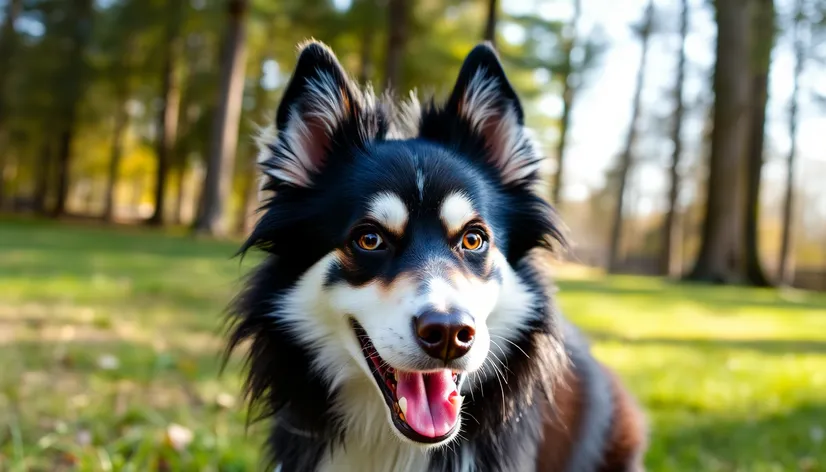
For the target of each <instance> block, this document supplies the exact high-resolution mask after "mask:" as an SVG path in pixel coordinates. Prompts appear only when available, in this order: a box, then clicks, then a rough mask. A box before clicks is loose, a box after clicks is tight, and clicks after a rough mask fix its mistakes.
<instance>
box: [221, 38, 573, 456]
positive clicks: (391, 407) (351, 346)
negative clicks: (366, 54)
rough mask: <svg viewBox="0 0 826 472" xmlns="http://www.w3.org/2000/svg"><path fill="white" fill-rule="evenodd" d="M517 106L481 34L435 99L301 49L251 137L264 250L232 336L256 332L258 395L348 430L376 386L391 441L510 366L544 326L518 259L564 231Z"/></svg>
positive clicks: (275, 409)
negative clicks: (364, 84) (355, 76)
mask: <svg viewBox="0 0 826 472" xmlns="http://www.w3.org/2000/svg"><path fill="white" fill-rule="evenodd" d="M523 119H524V118H523V111H522V108H521V105H520V103H519V100H518V98H517V96H516V94H515V92H514V90H513V88H512V87H511V85H510V83H509V81H508V79H507V78H506V76H505V74H504V71H503V68H502V66H501V64H500V62H499V60H498V58H497V56H496V53H495V52H494V51H493V50H492V49H491V48H490V47H489V46H487V45H482V46H478V47H476V48H475V49H474V50H473V51H472V52H471V53H470V54H469V55H468V57H467V58H466V60H465V62H464V65H463V66H462V68H461V71H460V73H459V77H458V79H457V81H456V84H455V86H454V88H453V91H452V92H451V94H450V96H449V98H448V99H447V101H446V102H445V103H442V104H438V105H437V104H434V103H430V104H428V105H427V106H425V107H421V106H419V105H418V102H416V101H415V99H412V100H411V101H409V102H406V103H404V104H402V105H401V106H399V107H393V106H391V105H390V104H389V103H388V101H387V100H378V99H376V98H375V97H374V96H373V95H372V94H371V93H365V92H362V91H360V90H359V89H358V88H357V87H356V86H355V85H354V84H353V83H352V82H351V81H350V80H349V79H348V78H347V75H346V74H345V72H344V71H343V70H342V68H341V66H340V65H339V63H338V62H337V60H336V58H335V56H334V55H333V53H332V52H331V51H330V50H329V49H327V48H326V47H324V46H323V45H320V44H318V43H310V44H309V45H306V46H305V47H304V48H303V49H302V50H301V52H300V56H299V58H298V63H297V65H296V69H295V72H294V74H293V77H292V79H291V81H290V83H289V85H288V87H287V89H286V91H285V93H284V96H283V99H282V102H281V104H280V106H279V108H278V111H277V116H276V121H275V126H274V129H273V131H272V132H265V133H263V134H262V136H261V138H260V142H261V156H260V164H261V166H262V168H263V170H264V186H263V190H265V191H268V192H272V194H271V196H270V197H269V198H268V199H267V200H266V201H265V204H264V210H265V213H264V214H263V216H262V218H261V219H260V221H259V223H258V224H257V226H256V228H255V229H254V231H253V233H252V235H251V236H250V239H249V241H248V242H247V245H246V246H245V249H246V248H247V247H250V246H253V245H254V246H258V247H260V248H263V249H264V250H265V251H266V252H267V253H268V258H267V261H266V262H265V263H264V264H263V265H262V267H261V268H260V269H259V271H258V272H257V273H256V275H255V276H254V277H253V279H252V280H251V281H250V284H249V286H248V288H247V290H246V292H245V293H244V295H243V296H242V298H241V302H240V303H239V304H238V306H237V314H238V319H239V321H238V323H237V324H236V326H235V331H234V337H233V344H235V343H237V342H239V341H240V340H244V339H250V340H251V341H252V351H251V355H250V361H251V365H250V378H249V384H248V386H249V389H250V393H251V394H252V396H253V399H254V400H261V401H262V403H264V404H265V405H266V406H267V407H268V408H269V409H270V411H269V413H273V414H278V413H279V412H280V411H282V410H290V412H291V413H290V419H289V420H287V419H284V421H291V422H293V423H300V426H301V428H306V429H308V430H312V431H317V430H320V429H323V428H325V427H327V426H328V425H329V421H331V420H332V421H338V422H339V424H340V425H341V426H342V428H344V429H346V427H347V426H346V423H347V422H348V421H350V420H352V418H349V419H348V416H355V415H358V414H376V412H363V411H362V412H358V411H354V410H358V409H359V408H367V407H366V406H359V405H358V403H359V402H362V403H363V404H364V405H377V404H378V403H377V402H376V401H375V400H376V399H381V401H382V402H383V403H384V404H385V406H386V408H385V407H381V404H378V405H379V407H380V408H381V410H382V411H381V412H380V414H381V416H385V417H386V418H387V423H388V425H389V427H390V428H391V429H392V430H393V431H394V432H395V433H396V434H397V435H398V436H399V437H401V438H403V439H404V440H406V441H411V442H414V443H416V444H421V445H425V446H428V445H438V444H444V443H446V442H448V441H450V440H451V439H453V438H454V436H455V435H456V434H457V433H458V431H459V429H460V424H461V417H462V404H463V401H464V400H463V396H464V395H465V394H467V393H469V392H471V391H472V389H474V388H483V385H482V384H483V383H484V382H498V381H500V379H496V380H494V377H492V376H491V378H490V380H484V381H483V380H482V379H481V378H479V379H476V381H475V382H467V383H465V382H464V381H465V380H466V379H467V378H468V376H469V375H473V374H474V373H477V374H478V373H479V372H484V371H487V372H490V373H491V374H492V375H493V374H496V375H501V376H503V377H506V376H508V375H513V371H511V372H509V373H508V372H505V370H506V369H508V367H507V366H506V365H505V364H506V363H507V360H508V359H509V358H511V357H513V356H523V355H524V356H525V357H529V354H528V353H527V352H526V351H528V350H530V349H531V348H532V346H531V345H530V343H531V342H533V341H530V340H529V337H530V336H531V333H534V332H537V331H542V332H547V331H549V330H550V329H551V328H550V327H549V325H550V324H552V322H551V321H549V318H550V315H549V313H548V305H547V300H546V299H545V295H544V293H542V290H541V289H540V288H539V285H540V284H537V283H536V281H535V279H534V278H533V275H532V272H530V271H528V270H525V269H524V268H523V269H520V267H522V265H524V260H525V259H526V257H527V255H528V253H529V252H530V251H531V250H532V249H534V248H548V247H549V246H550V244H551V243H552V241H553V240H559V239H560V235H559V233H558V231H557V227H556V226H555V225H554V217H553V211H552V209H551V208H550V206H549V205H548V204H547V203H545V201H544V200H543V199H542V198H540V197H539V196H538V195H537V193H536V190H535V188H534V187H535V184H536V183H537V180H538V170H539V169H538V168H539V164H540V162H541V156H540V154H539V153H538V152H537V150H536V148H535V147H534V145H533V142H532V141H531V139H530V137H529V136H528V132H527V130H526V129H525V128H524V126H523ZM492 346H494V347H492ZM520 351H521V352H520ZM508 370H510V369H508ZM497 371H498V372H497ZM486 377H487V376H486ZM505 380H506V381H507V379H505ZM471 383H473V384H474V385H473V386H472V385H470V384H471ZM477 383H478V385H477ZM367 384H369V385H370V387H369V389H366V390H363V391H361V393H360V394H359V395H361V396H359V395H355V396H354V395H353V394H352V393H351V394H349V397H347V395H348V394H347V393H346V392H347V391H348V389H349V390H352V391H358V389H353V387H352V386H353V385H367ZM497 390H499V387H498V386H497ZM364 392H367V393H366V394H364ZM364 395H372V396H375V397H373V398H365V397H364ZM502 395H504V391H503V392H502ZM345 397H347V398H345ZM368 400H372V401H368ZM503 400H504V399H503ZM284 407H288V408H284ZM496 408H498V406H497V407H496Z"/></svg>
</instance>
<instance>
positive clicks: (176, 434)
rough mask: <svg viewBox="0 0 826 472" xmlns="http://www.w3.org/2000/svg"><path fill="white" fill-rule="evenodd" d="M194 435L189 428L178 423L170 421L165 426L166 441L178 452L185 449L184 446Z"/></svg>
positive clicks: (187, 444)
mask: <svg viewBox="0 0 826 472" xmlns="http://www.w3.org/2000/svg"><path fill="white" fill-rule="evenodd" d="M194 436H195V435H194V434H193V433H192V430H191V429H189V428H186V427H184V426H181V425H179V424H175V423H172V424H170V425H169V426H167V428H166V441H167V443H169V445H170V446H172V448H173V449H175V450H176V451H179V452H180V451H183V450H184V449H186V447H187V446H189V444H190V443H192V439H193V438H194Z"/></svg>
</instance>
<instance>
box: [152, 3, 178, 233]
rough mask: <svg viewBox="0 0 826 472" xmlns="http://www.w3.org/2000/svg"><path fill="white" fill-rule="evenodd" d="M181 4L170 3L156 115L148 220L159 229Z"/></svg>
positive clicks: (173, 132)
mask: <svg viewBox="0 0 826 472" xmlns="http://www.w3.org/2000/svg"><path fill="white" fill-rule="evenodd" d="M183 5H184V2H170V3H169V9H170V11H169V13H170V15H169V19H168V20H167V21H168V23H167V32H166V47H165V51H164V65H163V87H162V92H161V96H162V97H163V102H162V104H161V110H160V113H159V115H158V142H157V151H156V152H157V154H158V168H157V171H156V175H155V211H154V212H153V213H152V216H151V217H150V218H149V224H151V225H154V226H159V225H162V224H163V221H164V209H165V207H166V204H165V203H166V187H167V185H166V181H167V177H168V176H169V167H170V161H171V159H172V154H173V152H174V149H175V141H176V140H177V139H178V113H179V109H180V105H181V88H180V80H179V77H178V76H179V75H180V74H179V73H178V61H179V59H180V56H181V51H180V50H181V23H182V21H183V18H182V17H183V10H182V9H183V8H184V6H183Z"/></svg>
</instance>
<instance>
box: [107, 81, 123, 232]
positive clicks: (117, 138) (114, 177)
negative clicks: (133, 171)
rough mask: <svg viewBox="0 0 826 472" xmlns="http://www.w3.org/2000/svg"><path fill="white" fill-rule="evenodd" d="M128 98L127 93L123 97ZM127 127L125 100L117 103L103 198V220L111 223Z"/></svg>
mask: <svg viewBox="0 0 826 472" xmlns="http://www.w3.org/2000/svg"><path fill="white" fill-rule="evenodd" d="M127 96H128V92H127V94H126V95H124V97H127ZM128 126H129V110H128V104H127V99H126V98H124V99H123V101H121V102H119V106H118V108H117V110H115V126H114V129H113V130H112V150H111V152H110V155H109V170H108V173H107V181H106V196H105V197H104V198H105V200H104V206H103V219H104V220H106V221H112V220H113V218H114V216H115V215H114V214H115V188H116V187H117V182H118V174H120V161H121V158H122V157H123V137H124V134H125V131H126V129H127V127H128Z"/></svg>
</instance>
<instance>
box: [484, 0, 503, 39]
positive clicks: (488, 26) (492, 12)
mask: <svg viewBox="0 0 826 472" xmlns="http://www.w3.org/2000/svg"><path fill="white" fill-rule="evenodd" d="M498 14H499V2H498V1H497V0H488V19H487V22H486V23H485V33H484V35H483V38H484V39H485V41H490V44H491V45H492V46H494V47H496V17H497V15H498Z"/></svg>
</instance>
